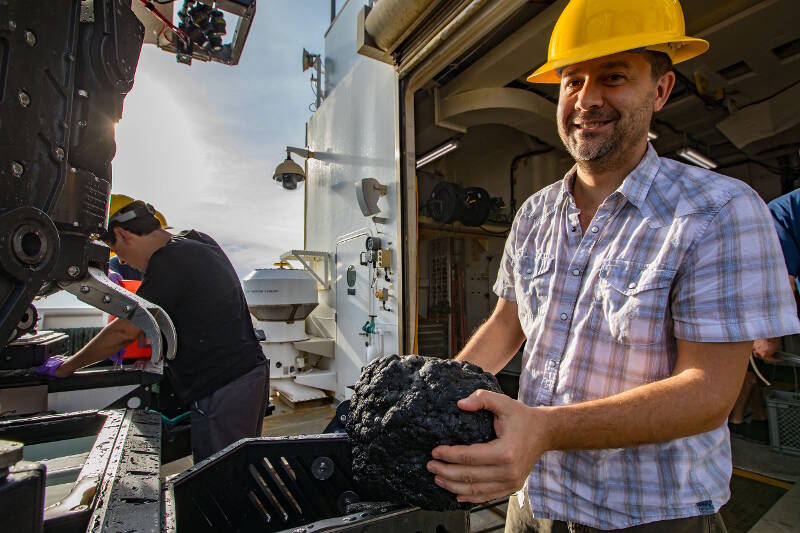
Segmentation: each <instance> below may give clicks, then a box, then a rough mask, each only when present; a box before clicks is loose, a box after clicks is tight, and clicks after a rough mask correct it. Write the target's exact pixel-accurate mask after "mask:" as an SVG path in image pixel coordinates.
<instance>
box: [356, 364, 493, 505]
mask: <svg viewBox="0 0 800 533" xmlns="http://www.w3.org/2000/svg"><path fill="white" fill-rule="evenodd" d="M477 389H486V390H491V391H494V392H501V391H500V386H499V385H498V383H497V379H496V378H495V377H494V376H493V375H492V374H489V373H487V372H484V371H483V370H482V369H481V368H480V367H478V366H476V365H473V364H471V363H465V362H460V361H452V360H446V359H436V358H432V357H421V356H418V355H409V356H405V357H398V356H397V355H390V356H387V357H383V358H381V359H377V360H375V361H373V362H372V363H370V364H369V365H368V366H367V367H365V368H364V370H363V371H362V372H361V377H360V379H359V380H358V383H356V387H355V393H354V394H353V397H352V398H351V400H350V412H349V414H348V417H347V435H348V436H349V437H350V442H351V444H352V448H353V475H354V477H355V479H356V481H357V482H358V483H359V485H360V486H361V489H362V493H363V494H362V500H363V499H366V498H369V499H370V500H378V501H380V500H388V501H393V502H402V503H408V504H412V505H418V506H420V507H422V508H423V509H431V510H438V511H441V510H448V509H459V508H462V506H460V505H459V503H458V502H457V501H456V497H455V495H453V494H452V493H450V492H448V491H446V490H444V489H441V488H440V487H438V486H437V485H436V484H435V483H434V482H433V474H431V473H430V472H428V470H427V469H426V468H425V465H426V464H427V463H428V461H429V460H430V459H431V450H433V449H434V448H435V447H436V446H438V445H440V444H474V443H477V442H487V441H489V440H492V439H494V438H495V432H494V415H493V414H492V413H491V412H489V411H485V410H481V411H478V412H477V413H467V412H464V411H462V410H460V409H459V408H458V406H457V405H456V403H457V402H458V400H460V399H462V398H466V397H467V396H469V395H470V394H472V393H473V392H474V391H476V390H477ZM466 507H468V506H466Z"/></svg>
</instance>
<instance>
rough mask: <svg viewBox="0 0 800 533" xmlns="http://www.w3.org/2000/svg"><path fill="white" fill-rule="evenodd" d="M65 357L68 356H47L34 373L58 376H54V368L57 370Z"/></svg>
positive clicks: (53, 376)
mask: <svg viewBox="0 0 800 533" xmlns="http://www.w3.org/2000/svg"><path fill="white" fill-rule="evenodd" d="M67 359H68V357H67V356H66V355H54V356H52V357H48V358H47V359H46V360H45V362H44V364H42V366H40V367H39V368H38V369H37V370H36V373H37V374H39V375H40V376H47V377H51V378H56V377H58V376H56V370H58V369H59V367H60V366H61V365H63V364H64V361H66V360H67Z"/></svg>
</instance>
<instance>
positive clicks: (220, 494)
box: [164, 434, 469, 533]
mask: <svg viewBox="0 0 800 533" xmlns="http://www.w3.org/2000/svg"><path fill="white" fill-rule="evenodd" d="M351 462H352V457H351V450H350V443H349V441H348V439H347V436H346V435H342V434H327V435H308V436H300V437H276V438H260V439H244V440H241V441H239V442H237V443H235V444H232V445H231V446H229V447H227V448H225V449H224V450H222V451H220V452H219V453H217V454H215V455H213V456H211V457H209V458H208V459H206V460H205V461H203V462H201V463H199V464H197V465H195V466H194V467H192V468H190V469H189V470H187V471H186V472H183V473H182V474H179V475H177V476H176V477H174V478H171V479H170V480H168V481H167V482H166V483H165V486H164V502H165V521H164V524H165V528H164V529H165V532H167V533H178V532H183V531H192V532H197V533H201V532H211V531H263V532H265V533H272V532H293V533H312V532H316V531H337V532H338V531H341V532H345V531H347V532H349V531H353V532H355V531H359V532H365V531H374V532H382V533H383V532H398V533H399V532H407V531H419V532H422V533H428V532H430V533H445V532H449V533H457V532H458V533H460V532H465V533H466V532H468V531H469V513H468V512H466V511H450V512H434V511H424V510H422V509H419V508H416V507H409V506H404V505H399V504H389V503H384V504H375V505H365V504H363V500H368V499H369V495H368V494H364V493H363V492H361V491H360V489H359V487H358V486H357V485H356V483H355V482H354V481H353V477H352V471H351ZM360 502H361V503H362V505H360V507H361V509H360V510H359V511H358V512H353V504H358V503H360Z"/></svg>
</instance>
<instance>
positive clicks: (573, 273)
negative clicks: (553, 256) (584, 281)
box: [572, 268, 581, 276]
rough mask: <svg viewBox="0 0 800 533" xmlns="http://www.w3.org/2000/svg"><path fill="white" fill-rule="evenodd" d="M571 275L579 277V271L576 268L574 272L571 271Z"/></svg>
mask: <svg viewBox="0 0 800 533" xmlns="http://www.w3.org/2000/svg"><path fill="white" fill-rule="evenodd" d="M572 275H573V276H580V275H581V271H580V270H578V269H577V268H576V269H575V270H573V271H572Z"/></svg>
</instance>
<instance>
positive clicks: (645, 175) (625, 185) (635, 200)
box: [556, 142, 661, 210]
mask: <svg viewBox="0 0 800 533" xmlns="http://www.w3.org/2000/svg"><path fill="white" fill-rule="evenodd" d="M659 168H661V158H660V157H659V156H658V154H657V153H656V150H655V148H653V145H652V144H650V143H649V142H648V143H647V150H646V151H645V153H644V157H642V160H641V161H639V164H638V165H636V167H635V168H634V169H633V170H632V171H631V173H630V174H628V175H627V176H626V177H625V179H624V180H623V182H622V185H620V186H619V188H618V189H617V190H616V191H615V192H618V193H620V194H622V195H623V196H624V197H625V198H626V199H627V200H628V201H629V202H630V203H632V204H633V205H635V206H636V207H637V208H638V209H639V210H642V209H645V208H646V206H645V199H646V198H647V193H648V192H650V186H651V185H652V184H653V180H654V179H655V177H656V174H658V169H659ZM577 170H578V166H577V165H573V167H572V168H571V169H569V171H568V172H567V173H566V175H565V176H564V179H563V180H561V189H560V190H559V192H558V197H557V199H556V202H557V203H558V204H560V203H561V202H562V201H563V200H564V198H565V197H566V198H569V201H570V202H571V203H573V204H574V203H575V199H574V197H573V196H572V186H573V184H574V183H575V178H576V177H577V175H578V172H577Z"/></svg>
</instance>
